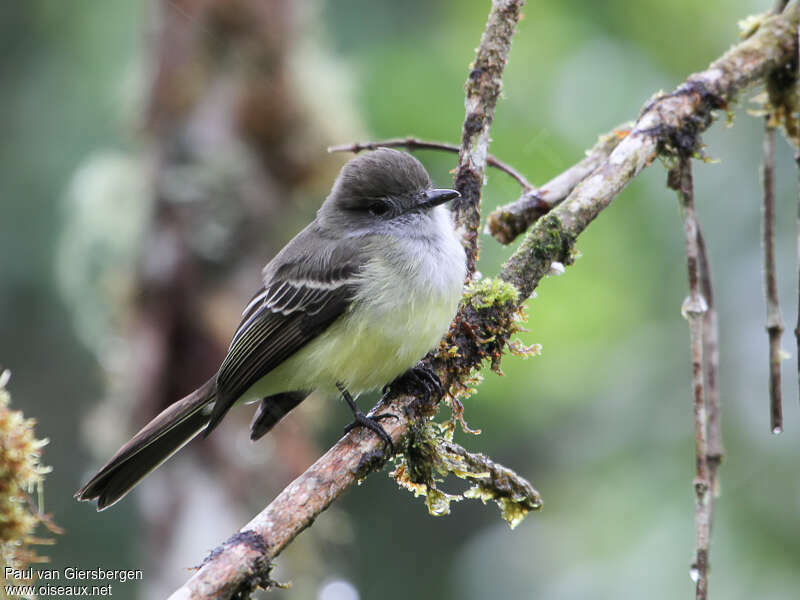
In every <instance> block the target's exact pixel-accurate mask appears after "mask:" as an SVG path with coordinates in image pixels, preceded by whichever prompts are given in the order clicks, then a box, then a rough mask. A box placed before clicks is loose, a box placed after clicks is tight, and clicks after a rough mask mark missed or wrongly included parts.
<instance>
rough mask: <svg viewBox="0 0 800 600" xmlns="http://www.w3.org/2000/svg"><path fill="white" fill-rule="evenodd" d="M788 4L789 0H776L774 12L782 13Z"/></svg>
mask: <svg viewBox="0 0 800 600" xmlns="http://www.w3.org/2000/svg"><path fill="white" fill-rule="evenodd" d="M787 4H789V0H775V8H773V9H772V12H773V13H775V14H780V13H782V12H783V9H784V8H786V5H787Z"/></svg>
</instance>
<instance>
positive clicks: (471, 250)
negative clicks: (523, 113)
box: [452, 0, 524, 278]
mask: <svg viewBox="0 0 800 600" xmlns="http://www.w3.org/2000/svg"><path fill="white" fill-rule="evenodd" d="M523 4H524V2H523V0H492V9H491V11H490V12H489V19H488V21H487V22H486V29H485V30H484V32H483V37H481V44H480V46H479V47H478V50H477V53H476V55H475V62H473V63H472V70H471V71H470V73H469V77H468V78H467V83H466V84H465V88H466V91H467V95H466V99H465V100H464V107H465V109H466V116H465V118H464V125H463V127H462V130H461V149H460V152H459V153H458V165H457V166H456V173H455V188H456V190H458V191H459V192H460V193H461V197H460V198H456V199H455V200H454V201H453V203H452V208H453V218H454V219H455V222H456V224H457V225H459V226H460V227H462V228H463V229H464V245H465V249H466V252H467V277H468V278H469V277H471V275H472V273H474V272H475V261H477V260H478V227H479V225H480V221H481V212H480V201H481V188H482V187H483V179H484V174H485V171H486V155H487V154H488V150H489V127H490V126H491V124H492V120H493V119H494V111H495V107H496V106H497V99H498V98H499V97H500V90H501V89H502V78H503V69H505V66H506V59H507V58H508V53H509V51H510V50H511V38H512V37H513V36H514V30H515V28H516V25H517V21H519V17H520V12H521V10H522V5H523Z"/></svg>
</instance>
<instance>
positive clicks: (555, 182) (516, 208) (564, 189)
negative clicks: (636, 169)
mask: <svg viewBox="0 0 800 600" xmlns="http://www.w3.org/2000/svg"><path fill="white" fill-rule="evenodd" d="M631 127H633V124H632V123H626V124H625V125H621V126H619V127H617V128H615V129H614V130H612V131H611V132H610V133H608V134H606V135H601V136H600V138H599V139H598V141H597V143H596V144H595V145H594V147H593V148H592V149H591V150H589V151H587V152H586V158H584V159H583V160H581V161H580V162H578V163H576V164H575V165H573V166H572V167H570V168H569V169H567V170H566V171H564V172H562V173H560V174H559V175H557V176H556V177H554V178H553V179H551V180H550V181H548V182H547V183H545V184H544V185H543V186H541V187H539V188H532V189H529V190H524V191H523V192H522V195H521V196H520V197H519V198H518V199H517V200H515V201H514V202H511V203H510V204H506V205H505V206H501V207H499V208H496V209H495V210H494V211H492V213H491V214H490V215H489V216H488V217H487V218H486V229H487V230H488V231H489V233H491V234H492V236H493V237H494V239H496V240H497V241H498V242H500V243H501V244H510V243H511V242H513V241H514V239H516V237H517V236H518V235H520V234H521V233H524V232H525V231H526V230H527V229H528V227H530V226H531V225H532V224H533V223H535V222H536V221H537V220H538V219H539V218H540V217H542V216H543V215H546V214H547V213H548V212H550V210H551V209H552V208H553V207H554V206H556V205H558V203H559V202H561V201H563V200H564V198H566V197H567V196H568V195H569V193H570V192H571V191H572V190H574V189H575V186H577V185H578V184H579V183H580V182H581V181H583V180H584V179H586V178H587V177H588V176H589V175H591V174H592V172H594V170H595V169H596V168H597V167H598V166H600V165H601V164H603V162H604V161H605V160H606V159H607V158H608V155H609V154H611V152H612V151H613V150H614V148H616V147H617V145H619V143H620V142H621V141H622V140H623V139H624V138H625V136H626V135H628V133H630V130H631Z"/></svg>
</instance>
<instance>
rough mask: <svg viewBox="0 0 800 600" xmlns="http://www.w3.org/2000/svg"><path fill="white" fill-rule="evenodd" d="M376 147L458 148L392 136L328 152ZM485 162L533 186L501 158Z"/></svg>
mask: <svg viewBox="0 0 800 600" xmlns="http://www.w3.org/2000/svg"><path fill="white" fill-rule="evenodd" d="M377 148H408V149H409V150H443V151H445V152H455V153H458V152H459V150H460V148H459V147H458V146H456V145H455V144H448V143H447V142H431V141H427V140H420V139H417V138H415V137H406V138H393V139H391V140H381V141H379V142H355V143H354V144H342V145H341V146H330V147H329V148H328V152H354V153H358V152H361V151H362V150H375V149H377ZM486 164H487V165H489V166H490V167H494V168H495V169H499V170H500V171H503V173H506V174H508V175H510V176H511V178H512V179H514V180H515V181H516V182H517V183H519V184H520V185H521V186H522V187H523V189H526V190H527V189H531V188H532V187H533V186H532V185H531V183H530V182H529V181H528V180H527V179H526V178H525V176H524V175H523V174H522V173H520V172H519V171H517V170H516V169H515V168H514V167H512V166H511V165H509V164H506V163H504V162H503V161H502V160H500V159H499V158H497V157H496V156H494V155H493V154H489V155H487V156H486Z"/></svg>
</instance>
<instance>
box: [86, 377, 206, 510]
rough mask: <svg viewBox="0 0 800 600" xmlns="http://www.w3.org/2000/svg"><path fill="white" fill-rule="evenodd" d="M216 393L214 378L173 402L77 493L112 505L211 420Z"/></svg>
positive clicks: (99, 504)
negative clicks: (211, 408)
mask: <svg viewBox="0 0 800 600" xmlns="http://www.w3.org/2000/svg"><path fill="white" fill-rule="evenodd" d="M215 396H216V378H214V377H212V378H211V379H209V380H208V381H207V382H205V383H204V384H203V385H202V386H200V387H199V388H197V389H196V390H195V391H194V392H192V393H191V394H189V395H188V396H186V397H185V398H182V399H181V400H178V401H177V402H175V403H174V404H171V405H170V406H169V407H168V408H166V409H165V410H164V411H163V412H162V413H161V414H159V415H158V416H157V417H156V418H154V419H153V420H152V421H150V422H149V423H148V424H147V425H145V426H144V427H143V428H142V430H141V431H139V433H137V434H136V435H135V436H133V439H131V441H129V442H128V443H127V444H125V445H124V446H123V447H122V448H120V449H119V450H118V451H117V453H116V454H115V455H114V456H113V457H112V458H111V460H109V461H108V463H106V465H105V466H104V467H103V468H102V469H100V470H99V471H98V472H97V474H96V475H95V476H94V477H92V479H91V480H90V481H89V483H87V484H86V485H85V486H83V487H82V488H81V489H80V490H78V491H77V492H76V493H75V497H76V498H77V499H78V500H94V499H95V498H96V499H97V510H103V509H104V508H108V507H109V506H111V505H112V504H114V503H115V502H117V501H118V500H120V499H121V498H122V497H123V496H124V495H125V494H127V493H128V492H129V491H131V489H133V487H134V486H135V485H136V484H137V483H139V481H141V479H142V478H143V477H144V476H145V475H147V474H148V473H149V472H150V471H152V470H153V469H155V468H157V467H158V466H159V465H161V463H163V462H164V461H165V460H167V459H168V458H169V457H170V456H172V455H173V454H175V453H176V452H177V451H178V450H180V449H181V448H182V447H183V446H184V445H185V444H186V443H188V442H189V441H190V440H192V438H194V437H195V436H196V435H197V434H198V433H200V431H201V430H202V429H203V428H204V427H205V426H206V424H207V423H208V419H209V416H210V413H211V411H210V410H209V408H210V405H211V403H212V402H213V401H214V398H215Z"/></svg>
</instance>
